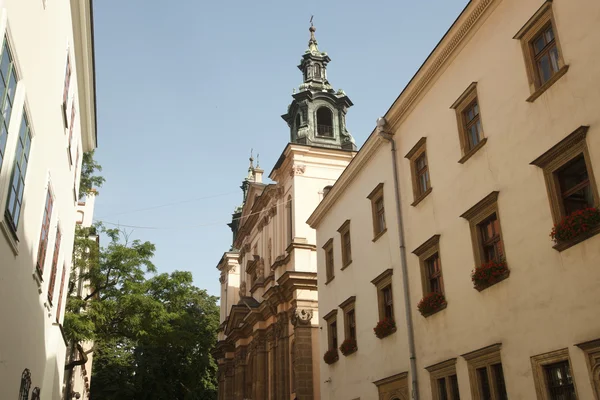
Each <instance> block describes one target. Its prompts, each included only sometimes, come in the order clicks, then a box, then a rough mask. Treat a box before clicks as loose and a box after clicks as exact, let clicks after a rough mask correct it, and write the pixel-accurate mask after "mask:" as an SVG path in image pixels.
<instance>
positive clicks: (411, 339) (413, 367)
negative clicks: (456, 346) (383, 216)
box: [377, 117, 419, 400]
mask: <svg viewBox="0 0 600 400" xmlns="http://www.w3.org/2000/svg"><path fill="white" fill-rule="evenodd" d="M385 125H386V121H385V118H383V117H381V118H378V119H377V133H378V134H379V136H380V137H382V138H384V139H385V140H387V141H388V142H390V144H391V145H392V169H393V171H394V189H395V190H394V194H395V196H396V216H397V219H398V220H397V224H398V239H399V242H400V243H399V244H400V265H401V267H402V284H403V288H404V293H403V294H404V311H405V314H406V330H407V331H408V351H409V354H410V376H411V379H412V398H413V399H414V400H419V386H418V381H417V356H416V351H415V332H414V329H413V322H412V321H413V320H412V307H411V304H410V290H409V285H408V268H407V263H406V246H405V245H404V225H403V224H402V208H401V207H400V205H401V204H400V184H399V180H398V164H397V162H396V142H395V141H394V137H393V136H392V135H391V134H390V133H387V132H385Z"/></svg>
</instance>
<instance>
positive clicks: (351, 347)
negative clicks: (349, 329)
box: [340, 338, 358, 356]
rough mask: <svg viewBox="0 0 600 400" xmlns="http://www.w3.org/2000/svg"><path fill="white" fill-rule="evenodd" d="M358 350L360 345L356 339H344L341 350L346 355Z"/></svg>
mask: <svg viewBox="0 0 600 400" xmlns="http://www.w3.org/2000/svg"><path fill="white" fill-rule="evenodd" d="M356 350H358V345H357V344H356V339H352V338H348V339H346V340H344V342H343V343H342V345H341V346H340V351H341V352H342V354H343V355H345V356H347V355H348V354H351V353H354V352H355V351H356Z"/></svg>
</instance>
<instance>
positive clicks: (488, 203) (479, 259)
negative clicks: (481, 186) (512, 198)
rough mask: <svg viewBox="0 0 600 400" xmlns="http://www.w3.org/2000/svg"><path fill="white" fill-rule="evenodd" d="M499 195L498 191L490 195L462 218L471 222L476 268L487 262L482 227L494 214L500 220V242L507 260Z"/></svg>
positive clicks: (504, 258)
mask: <svg viewBox="0 0 600 400" xmlns="http://www.w3.org/2000/svg"><path fill="white" fill-rule="evenodd" d="M499 193H500V192H498V191H494V192H492V193H490V194H489V195H487V196H486V197H484V198H483V199H482V200H481V201H479V202H478V203H477V204H475V205H474V206H473V207H471V208H470V209H469V210H467V211H466V212H464V213H463V214H462V215H461V217H462V218H464V219H466V220H467V221H468V222H469V227H470V229H471V244H472V246H473V256H474V258H475V263H476V266H480V265H482V264H483V263H485V262H486V259H485V255H484V248H483V238H482V237H481V234H480V225H481V223H483V222H485V221H486V220H488V219H489V218H490V217H491V216H492V215H494V214H495V215H496V218H497V219H498V234H499V237H500V238H499V241H500V242H501V243H502V249H503V251H504V257H503V260H506V245H505V243H504V236H503V235H502V221H501V218H500V213H499V211H498V194H499Z"/></svg>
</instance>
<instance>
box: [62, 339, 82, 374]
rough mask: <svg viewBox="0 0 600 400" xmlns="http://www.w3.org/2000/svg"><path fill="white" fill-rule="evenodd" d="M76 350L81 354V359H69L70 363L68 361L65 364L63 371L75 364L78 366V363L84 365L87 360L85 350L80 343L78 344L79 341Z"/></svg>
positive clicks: (71, 368)
mask: <svg viewBox="0 0 600 400" xmlns="http://www.w3.org/2000/svg"><path fill="white" fill-rule="evenodd" d="M77 351H78V352H79V355H80V356H81V359H80V360H75V361H71V362H70V363H68V364H67V365H65V371H70V370H73V369H74V368H75V367H76V366H78V365H85V364H86V363H87V362H88V356H87V354H86V353H85V351H83V347H81V344H79V343H77Z"/></svg>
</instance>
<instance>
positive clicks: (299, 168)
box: [290, 164, 306, 176]
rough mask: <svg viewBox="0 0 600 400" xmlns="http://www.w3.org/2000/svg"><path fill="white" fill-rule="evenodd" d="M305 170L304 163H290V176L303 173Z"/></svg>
mask: <svg viewBox="0 0 600 400" xmlns="http://www.w3.org/2000/svg"><path fill="white" fill-rule="evenodd" d="M305 171H306V165H304V164H294V165H292V168H291V169H290V176H294V175H304V172H305Z"/></svg>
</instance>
